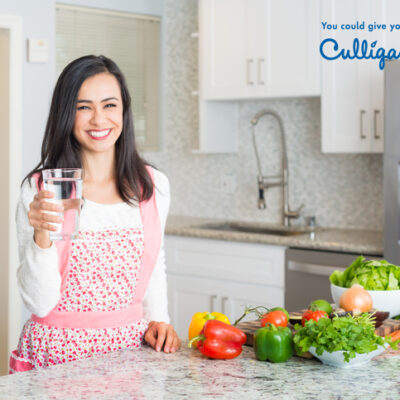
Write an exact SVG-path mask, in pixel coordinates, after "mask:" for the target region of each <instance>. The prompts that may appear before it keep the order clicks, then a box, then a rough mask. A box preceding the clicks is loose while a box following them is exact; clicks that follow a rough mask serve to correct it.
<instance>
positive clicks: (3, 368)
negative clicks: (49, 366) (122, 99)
mask: <svg viewBox="0 0 400 400" xmlns="http://www.w3.org/2000/svg"><path fill="white" fill-rule="evenodd" d="M22 45H23V43H22V18H21V17H19V16H10V15H0V93H1V94H2V95H1V96H0V183H1V190H2V192H1V196H0V375H5V374H7V373H8V358H9V354H10V351H11V350H12V349H14V348H15V347H16V345H17V342H18V337H19V330H20V329H21V311H22V307H21V300H20V297H19V294H18V288H17V279H16V271H17V268H18V247H17V236H16V226H15V207H16V204H17V202H18V197H19V182H20V181H21V161H22V154H21V135H22V132H21V127H22V126H21V120H22V83H21V82H22Z"/></svg>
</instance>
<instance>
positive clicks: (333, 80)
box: [321, 0, 400, 153]
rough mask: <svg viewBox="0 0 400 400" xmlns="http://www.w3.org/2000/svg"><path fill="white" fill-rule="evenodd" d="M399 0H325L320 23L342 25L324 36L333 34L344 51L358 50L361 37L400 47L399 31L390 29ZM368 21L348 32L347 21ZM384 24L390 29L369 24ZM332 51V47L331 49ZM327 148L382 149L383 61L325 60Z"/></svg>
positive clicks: (323, 113)
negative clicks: (355, 47) (355, 44)
mask: <svg viewBox="0 0 400 400" xmlns="http://www.w3.org/2000/svg"><path fill="white" fill-rule="evenodd" d="M399 17H400V2H399V1H398V0H382V1H379V2H378V1H375V0H352V1H349V0H323V1H322V2H321V21H322V22H325V21H327V22H329V23H330V24H337V25H338V29H332V30H324V29H322V27H321V39H322V40H324V39H325V38H332V39H334V40H336V41H337V43H338V45H339V48H340V49H353V40H354V38H358V39H359V41H360V44H361V42H362V41H363V40H367V41H368V45H369V46H370V44H371V43H373V42H374V41H377V45H376V47H377V48H379V47H384V48H385V49H387V50H389V49H390V48H395V49H398V48H399V47H400V40H399V36H400V35H399V33H398V32H390V30H389V24H390V23H398V21H399ZM356 21H359V22H360V23H361V22H362V21H364V22H365V25H366V26H365V29H362V30H343V29H340V25H341V24H343V23H355V22H356ZM374 21H376V22H377V24H382V23H385V24H387V26H388V28H387V29H386V30H382V29H379V30H374V31H373V32H369V30H368V28H367V25H368V24H370V23H373V22H374ZM321 26H322V25H321ZM327 51H330V53H331V54H332V46H331V47H330V50H329V48H328V47H327ZM321 78H322V79H321V82H322V86H321V123H322V125H321V130H322V151H323V152H325V153H382V152H383V141H384V127H383V119H384V110H383V103H384V93H383V88H384V82H383V79H384V71H383V70H381V69H379V60H376V59H375V60H366V59H361V60H356V59H354V60H342V59H336V60H334V61H329V60H325V59H322V70H321Z"/></svg>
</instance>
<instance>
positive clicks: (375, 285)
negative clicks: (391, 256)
mask: <svg viewBox="0 0 400 400" xmlns="http://www.w3.org/2000/svg"><path fill="white" fill-rule="evenodd" d="M329 279H330V281H331V282H332V283H333V284H334V285H336V286H341V287H345V288H349V287H351V286H353V285H354V284H356V283H358V284H359V285H361V286H362V287H363V288H364V289H366V290H400V267H398V266H397V265H393V264H390V263H388V262H387V261H385V260H380V261H377V260H366V259H365V258H364V257H363V256H360V257H358V258H357V259H356V260H354V261H353V263H352V264H351V265H350V266H349V267H347V268H346V270H345V271H343V272H341V271H334V272H333V273H332V275H331V276H330V278H329Z"/></svg>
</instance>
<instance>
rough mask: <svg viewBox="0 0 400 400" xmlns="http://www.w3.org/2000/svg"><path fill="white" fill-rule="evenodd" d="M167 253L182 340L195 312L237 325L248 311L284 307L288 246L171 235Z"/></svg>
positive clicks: (173, 318)
mask: <svg viewBox="0 0 400 400" xmlns="http://www.w3.org/2000/svg"><path fill="white" fill-rule="evenodd" d="M165 251H166V263H167V277H168V302H169V313H170V316H171V323H172V324H173V325H174V327H175V329H176V331H177V332H178V335H179V336H180V337H182V338H186V337H187V332H188V328H189V324H190V321H191V318H192V316H193V314H194V313H195V312H202V311H218V312H222V313H224V314H226V315H227V316H228V317H229V319H230V321H231V323H233V322H234V321H235V320H236V319H237V318H239V317H240V316H241V315H242V313H243V311H244V309H245V307H246V306H256V305H257V306H258V305H262V306H265V307H272V306H283V305H284V260H285V247H281V246H269V245H263V244H254V243H242V242H229V241H222V240H210V239H201V238H189V237H181V236H166V238H165Z"/></svg>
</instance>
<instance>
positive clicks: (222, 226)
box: [197, 222, 315, 236]
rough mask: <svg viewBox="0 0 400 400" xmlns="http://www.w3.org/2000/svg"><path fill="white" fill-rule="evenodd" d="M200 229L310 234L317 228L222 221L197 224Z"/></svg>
mask: <svg viewBox="0 0 400 400" xmlns="http://www.w3.org/2000/svg"><path fill="white" fill-rule="evenodd" d="M197 228H200V229H208V230H215V231H228V232H246V233H258V234H263V235H278V236H295V235H303V234H308V233H311V232H313V231H315V228H311V227H304V226H283V225H267V224H260V223H253V222H222V223H210V224H205V225H200V226H197Z"/></svg>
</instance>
